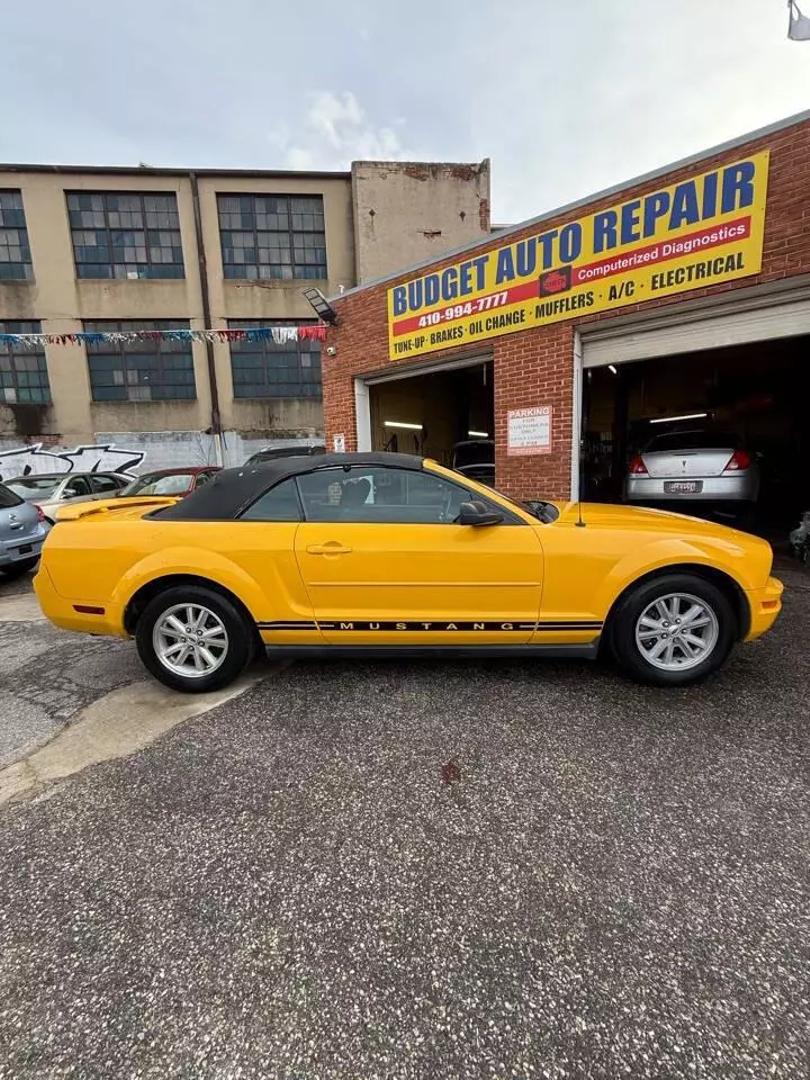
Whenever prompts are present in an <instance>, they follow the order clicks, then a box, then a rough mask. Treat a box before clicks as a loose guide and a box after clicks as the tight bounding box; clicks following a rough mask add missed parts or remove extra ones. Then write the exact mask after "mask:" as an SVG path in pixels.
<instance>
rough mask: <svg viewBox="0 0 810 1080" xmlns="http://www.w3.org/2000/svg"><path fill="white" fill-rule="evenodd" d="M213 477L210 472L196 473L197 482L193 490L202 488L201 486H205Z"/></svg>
mask: <svg viewBox="0 0 810 1080" xmlns="http://www.w3.org/2000/svg"><path fill="white" fill-rule="evenodd" d="M213 475H214V474H213V473H210V472H201V473H197V482H196V483H195V485H194V487H195V489H196V488H198V487H202V486H203V484H207V483H208V481H209V480H211V479H212V478H213Z"/></svg>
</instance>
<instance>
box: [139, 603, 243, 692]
mask: <svg viewBox="0 0 810 1080" xmlns="http://www.w3.org/2000/svg"><path fill="white" fill-rule="evenodd" d="M135 640H136V643H137V646H138V653H139V655H140V657H141V660H142V661H143V663H144V664H145V665H146V667H147V668H148V669H149V671H150V672H151V673H152V674H153V675H154V676H155V678H156V679H159V680H160V682H162V683H164V684H165V685H166V686H169V687H171V688H172V689H173V690H181V691H183V692H184V693H189V694H202V693H205V692H206V691H207V690H219V689H220V688H221V687H223V686H227V685H228V684H229V683H231V682H233V680H234V679H235V678H236V677H237V676H238V675H239V674H240V673H241V672H242V670H243V669H244V668H245V666H246V665H247V663H248V661H249V660H250V659H251V656H252V654H253V637H252V635H251V631H250V628H249V627H248V626H247V624H246V621H245V618H244V615H243V614H242V612H241V611H240V610H239V608H238V607H237V606H236V605H235V604H234V603H233V602H232V601H231V600H229V599H228V597H227V596H223V595H222V594H221V593H218V592H216V591H214V590H213V589H206V588H204V587H203V586H198V585H188V586H184V585H180V586H176V587H174V588H170V589H166V591H165V592H162V593H160V594H159V595H158V596H156V597H154V598H153V599H152V600H151V601H150V602H149V603H148V604H147V606H146V608H145V609H144V611H143V614H142V615H141V617H140V618H139V619H138V625H137V628H136V631H135Z"/></svg>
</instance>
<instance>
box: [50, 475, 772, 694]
mask: <svg viewBox="0 0 810 1080" xmlns="http://www.w3.org/2000/svg"><path fill="white" fill-rule="evenodd" d="M771 561H772V553H771V549H770V547H769V546H768V544H766V543H765V542H764V541H763V540H759V539H757V538H756V537H753V536H748V535H746V534H745V533H741V532H736V531H734V530H732V529H728V528H725V527H723V526H720V525H713V524H709V523H708V522H704V521H697V520H694V519H692V518H686V517H681V516H679V515H676V514H666V513H662V512H660V511H657V510H642V509H629V508H625V507H620V506H608V505H596V504H586V505H584V506H582V507H578V506H577V505H575V504H562V505H561V504H557V503H550V502H531V503H518V502H513V501H512V500H510V499H508V498H506V497H505V496H503V495H500V494H499V493H498V492H496V491H493V490H492V489H490V488H487V487H484V486H483V485H481V484H477V483H475V482H473V481H472V480H469V479H467V478H466V477H463V476H461V475H460V474H458V473H455V472H452V471H451V470H449V469H445V468H442V467H441V466H440V465H437V464H436V463H435V462H433V461H429V460H424V459H422V458H418V457H409V456H406V455H402V454H340V455H326V456H323V457H305V458H304V457H302V458H286V459H280V460H278V461H276V462H271V463H267V464H263V465H255V466H247V467H245V468H243V469H230V470H227V471H224V472H221V473H219V474H218V475H217V477H216V478H215V479H214V480H212V481H211V482H210V483H208V484H206V485H205V486H204V487H201V488H199V489H198V490H197V491H196V492H195V493H194V494H192V495H191V496H189V497H188V498H186V499H184V500H182V501H175V500H170V499H154V498H152V499H141V500H139V499H137V498H136V499H129V500H127V499H123V500H122V499H116V500H114V501H110V502H104V503H99V502H95V503H92V502H91V503H80V504H77V505H76V506H71V507H65V508H64V510H63V511H62V512H61V513H60V516H59V521H58V522H57V525H56V526H55V528H54V529H52V531H51V533H50V535H49V537H48V539H47V541H46V543H45V548H44V554H43V557H42V562H41V565H40V570H39V573H38V574H37V577H36V580H35V587H36V592H37V596H38V597H39V602H40V604H41V605H42V610H43V611H44V612H45V614H46V615H47V617H48V618H49V619H50V620H51V621H52V622H54V623H55V624H56V625H57V626H61V627H64V628H65V629H68V630H82V631H86V632H87V633H90V634H112V635H115V636H117V637H134V638H135V640H136V642H137V646H138V651H139V653H140V655H141V659H142V660H143V662H144V664H145V665H146V667H147V668H148V669H149V670H150V671H151V672H152V674H153V675H155V676H156V677H157V678H158V679H160V680H161V681H162V682H164V683H166V684H167V685H168V686H171V687H174V688H175V689H177V690H187V691H192V692H195V691H203V690H212V689H215V688H217V687H221V686H224V685H226V684H227V683H229V682H230V681H231V680H232V679H234V678H235V677H236V676H237V675H238V674H239V673H240V671H241V670H242V669H243V668H244V667H245V665H246V664H247V663H248V661H249V660H250V659H251V658H252V657H253V656H254V655H255V654H256V652H257V650H259V649H261V648H262V647H265V648H267V649H272V650H274V652H275V653H276V654H277V655H278V654H286V655H292V656H300V655H307V654H312V653H314V652H318V653H320V654H321V655H323V654H331V655H346V654H347V653H349V652H351V653H352V654H357V653H360V654H362V655H366V656H367V655H369V654H374V655H378V654H383V653H384V654H388V655H393V654H398V655H401V654H402V653H405V654H408V655H414V654H419V655H426V654H427V655H441V656H444V655H449V654H452V655H458V654H462V655H464V656H469V657H472V656H483V657H487V656H503V655H509V656H516V655H523V656H580V657H595V656H596V655H597V654H598V653H599V652H600V650H607V651H609V652H610V653H611V654H612V656H613V657H614V658H615V659H616V660H617V661H618V662H619V664H620V665H621V666H622V667H623V668H625V669H626V670H627V671H628V672H629V673H630V674H631V675H633V676H635V677H636V678H638V679H642V680H644V681H646V682H651V683H658V684H663V685H682V684H684V683H689V682H693V681H694V680H696V679H699V678H701V677H703V676H705V675H707V674H708V673H709V672H711V671H714V670H715V669H716V668H717V667H719V666H720V664H722V663H723V661H724V660H725V659H726V657H727V656H728V653H729V651H730V650H731V648H732V646H733V645H734V643H735V641H738V640H741V639H744V640H751V639H753V638H756V637H759V635H760V634H762V633H763V632H764V631H765V630H767V629H768V628H769V627H770V626H771V625H772V624H773V622H774V620H775V619H776V616H777V614H778V612H779V609H780V606H781V602H780V595H781V592H782V586H781V584H780V583H779V582H778V581H776V580H775V579H774V578H772V577H770V571H771Z"/></svg>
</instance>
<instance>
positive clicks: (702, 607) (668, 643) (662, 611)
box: [609, 574, 737, 686]
mask: <svg viewBox="0 0 810 1080" xmlns="http://www.w3.org/2000/svg"><path fill="white" fill-rule="evenodd" d="M736 637H737V620H736V617H735V614H734V609H733V608H732V605H731V604H730V603H729V601H728V598H727V597H726V595H725V593H724V592H723V591H722V590H721V589H719V588H718V587H717V586H716V585H714V584H713V583H712V582H711V581H707V580H705V579H703V578H701V577H697V576H696V575H692V574H667V575H666V576H662V577H657V578H653V579H652V580H650V581H647V582H642V583H641V584H639V585H637V586H636V587H635V588H634V589H631V590H630V591H629V592H628V593H627V594H626V595H625V596H624V597H623V598H622V599H621V600H620V602H619V605H618V607H617V609H616V611H615V612H614V613H613V615H612V617H611V621H610V626H609V642H610V646H611V650H612V652H613V655H614V656H615V658H616V659H617V661H618V662H619V664H620V665H621V666H622V667H623V668H624V669H625V671H627V672H628V673H629V674H630V675H632V676H633V677H634V678H636V679H639V680H640V681H642V682H647V683H653V684H655V685H658V686H684V685H686V684H687V683H693V682H698V681H699V680H700V679H704V678H705V677H706V676H707V675H710V674H711V673H712V672H713V671H716V670H717V669H718V668H719V667H720V665H721V664H722V663H723V661H724V660H725V659H726V657H727V656H728V654H729V652H730V651H731V648H732V646H733V644H734V641H735V639H736Z"/></svg>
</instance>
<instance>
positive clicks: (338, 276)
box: [199, 176, 355, 438]
mask: <svg viewBox="0 0 810 1080" xmlns="http://www.w3.org/2000/svg"><path fill="white" fill-rule="evenodd" d="M199 191H200V216H201V219H202V229H203V245H204V247H205V251H206V258H207V266H208V292H209V297H210V304H211V319H212V322H213V325H214V326H227V325H228V320H229V319H267V320H276V319H289V320H290V321H291V322H292V321H297V320H299V319H312V318H313V317H314V313H313V311H312V308H311V307H310V305H309V303H308V302H307V301H306V300H305V299H304V296H303V290H304V289H306V288H309V287H311V286H316V287H317V288H319V289H320V290H321V291H322V292H323V293H325V294H326V295H330V294H332V293H337V292H339V291H340V289H341V288H344V289H348V288H351V286H352V285H353V284H354V283H355V268H354V237H353V233H352V200H351V186H350V183H349V181H348V179H347V178H346V177H336V178H335V179H333V180H330V179H314V178H313V179H307V178H304V177H302V178H300V179H297V180H296V183H295V189H294V191H293V190H292V189H291V186H290V181H289V180H288V179H286V178H281V177H266V178H265V177H254V176H250V177H210V178H209V177H206V178H201V179H200V181H199ZM218 194H220V195H221V194H245V195H246V194H250V195H272V194H282V195H289V194H295V195H322V196H323V204H324V220H325V223H326V265H327V272H328V274H329V278H328V279H327V280H322V281H317V280H316V281H313V280H309V279H308V280H305V281H303V280H291V281H285V280H272V281H247V280H246V281H241V280H239V281H237V280H233V279H226V278H225V276H224V274H223V269H222V246H221V244H220V237H219V221H218V217H217V195H218ZM214 357H215V364H216V372H217V384H218V387H219V398H220V411H221V417H222V424H223V427H225V428H226V429H230V428H234V429H236V430H239V431H244V432H246V433H253V432H256V433H262V432H268V431H273V432H276V433H278V436H279V437H280V438H284V437H287V436H294V435H300V436H316V435H319V434H320V433H321V432H322V430H323V410H322V408H321V403H320V401H314V400H311V399H300V400H298V399H289V398H275V399H274V398H264V399H256V400H254V401H245V400H240V399H238V398H234V396H233V380H232V377H231V356H230V349H229V347H228V345H226V344H216V345H214Z"/></svg>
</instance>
